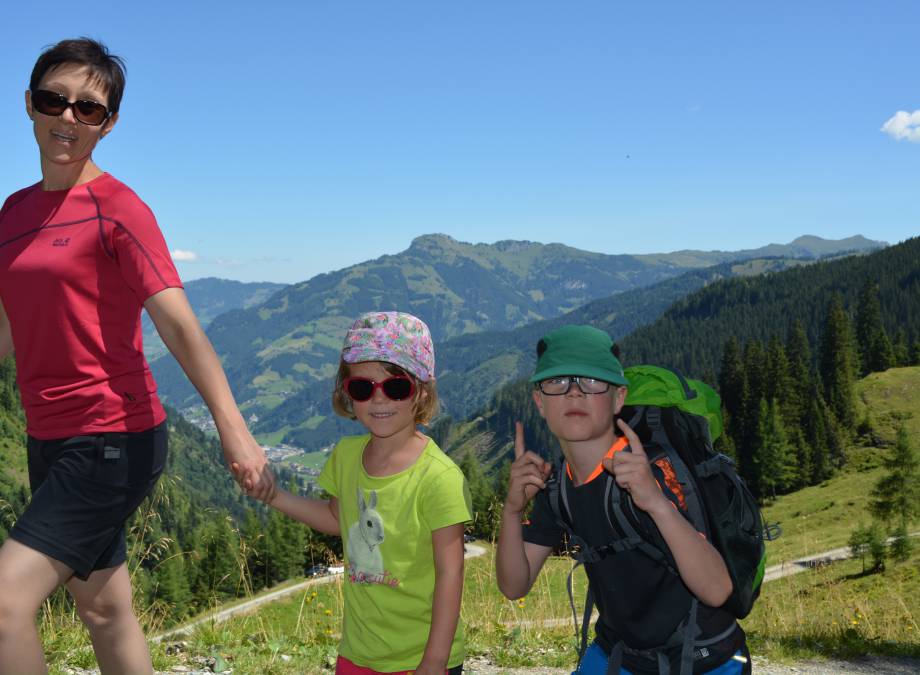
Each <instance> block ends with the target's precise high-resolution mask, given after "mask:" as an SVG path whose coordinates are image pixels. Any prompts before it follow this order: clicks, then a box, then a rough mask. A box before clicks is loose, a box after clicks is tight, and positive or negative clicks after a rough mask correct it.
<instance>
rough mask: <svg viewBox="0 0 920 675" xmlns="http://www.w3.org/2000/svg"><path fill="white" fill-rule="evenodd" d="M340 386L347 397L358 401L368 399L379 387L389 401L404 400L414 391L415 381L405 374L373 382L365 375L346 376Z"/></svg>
mask: <svg viewBox="0 0 920 675" xmlns="http://www.w3.org/2000/svg"><path fill="white" fill-rule="evenodd" d="M342 386H343V387H344V388H345V393H346V394H348V397H349V398H350V399H351V400H352V401H358V402H359V403H363V402H364V401H370V400H371V398H372V397H373V396H374V390H375V389H380V391H382V392H383V395H384V396H386V397H387V398H388V399H390V400H391V401H405V400H406V399H407V398H412V395H413V394H414V393H415V382H413V381H412V378H409V377H406V376H405V375H395V376H393V377H388V378H387V379H385V380H384V381H383V382H374V380H371V379H368V378H366V377H347V378H345V380H344V381H343V382H342Z"/></svg>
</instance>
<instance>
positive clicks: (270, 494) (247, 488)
mask: <svg viewBox="0 0 920 675" xmlns="http://www.w3.org/2000/svg"><path fill="white" fill-rule="evenodd" d="M268 471H271V468H269V469H268ZM230 472H231V473H232V474H233V477H234V479H236V482H237V483H239V484H240V487H241V488H242V489H243V492H244V493H245V494H246V496H247V497H252V498H253V499H257V500H259V501H260V502H263V503H264V504H267V505H268V506H271V505H272V502H273V501H275V497H277V496H278V483H277V482H276V481H275V480H274V474H272V480H271V483H270V488H269V490H268V491H267V492H266V491H265V490H264V489H262V490H259V491H256V490H253V489H252V485H251V483H250V481H247V480H246V478H245V474H244V472H243V470H242V468H241V467H240V465H239V464H238V463H236V462H230Z"/></svg>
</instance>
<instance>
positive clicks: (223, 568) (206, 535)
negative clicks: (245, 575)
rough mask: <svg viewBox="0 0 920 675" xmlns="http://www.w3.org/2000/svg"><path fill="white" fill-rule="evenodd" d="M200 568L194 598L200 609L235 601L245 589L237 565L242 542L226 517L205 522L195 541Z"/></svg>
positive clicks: (195, 582)
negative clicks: (223, 601)
mask: <svg viewBox="0 0 920 675" xmlns="http://www.w3.org/2000/svg"><path fill="white" fill-rule="evenodd" d="M195 539H196V540H197V542H198V544H197V546H196V549H195V552H196V553H197V554H198V565H197V570H196V575H195V581H194V583H193V586H192V588H193V595H194V597H195V600H196V601H197V603H198V606H199V607H207V606H209V605H210V604H212V603H213V602H215V601H216V600H220V599H223V598H228V597H235V596H236V595H237V593H238V592H239V590H240V589H241V587H242V584H241V582H242V575H241V570H240V565H239V561H238V553H239V539H238V538H237V536H236V534H235V533H234V531H233V528H232V527H231V525H230V518H229V516H227V515H222V516H221V517H218V518H214V519H212V520H211V521H209V522H206V523H205V524H204V525H203V526H202V527H201V528H200V529H199V531H198V534H197V536H196V537H195Z"/></svg>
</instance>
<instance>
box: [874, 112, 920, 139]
mask: <svg viewBox="0 0 920 675" xmlns="http://www.w3.org/2000/svg"><path fill="white" fill-rule="evenodd" d="M881 130H882V131H883V132H884V133H886V134H888V135H889V136H891V137H892V138H893V139H895V140H896V141H901V140H907V141H910V142H911V143H920V110H914V111H913V112H910V113H909V112H907V111H906V110H899V111H898V112H896V113H895V114H894V116H893V117H892V118H891V119H890V120H888V121H887V122H885V124H883V125H882V129H881Z"/></svg>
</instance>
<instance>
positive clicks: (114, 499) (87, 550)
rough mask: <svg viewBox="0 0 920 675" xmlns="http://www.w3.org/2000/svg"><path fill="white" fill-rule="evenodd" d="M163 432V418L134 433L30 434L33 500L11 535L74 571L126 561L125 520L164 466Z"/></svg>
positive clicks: (78, 574)
mask: <svg viewBox="0 0 920 675" xmlns="http://www.w3.org/2000/svg"><path fill="white" fill-rule="evenodd" d="M167 437H168V429H167V426H166V422H162V423H161V424H158V425H157V426H155V427H153V428H152V429H148V430H147V431H140V432H137V433H106V434H97V435H93V436H74V437H72V438H62V439H57V440H50V441H42V440H39V439H37V438H33V437H31V436H29V439H28V445H27V449H28V455H29V483H30V485H31V487H32V501H31V503H30V504H29V506H28V507H27V508H26V510H25V512H24V513H23V514H22V516H20V518H19V520H18V521H16V524H15V525H14V526H13V529H12V531H10V537H11V538H13V539H15V540H16V541H18V542H20V543H21V544H24V545H26V546H28V547H29V548H32V549H34V550H36V551H39V552H41V553H44V554H45V555H47V556H49V557H51V558H54V559H55V560H59V561H60V562H62V563H64V564H65V565H67V566H68V567H70V568H71V569H73V571H74V575H75V576H76V577H78V578H79V579H84V580H85V579H86V578H87V577H88V576H89V574H90V572H92V571H94V570H101V569H107V568H110V567H117V566H118V565H120V564H121V563H123V562H125V560H126V559H127V546H126V544H125V523H126V522H127V520H128V518H130V517H131V514H132V513H134V511H135V510H136V509H137V507H138V506H140V503H141V502H142V501H143V500H144V498H145V497H147V495H149V494H150V492H151V491H152V490H153V486H154V485H155V484H156V482H157V479H158V478H159V477H160V474H161V473H163V468H164V467H165V465H166V453H167V445H168V441H167Z"/></svg>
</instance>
